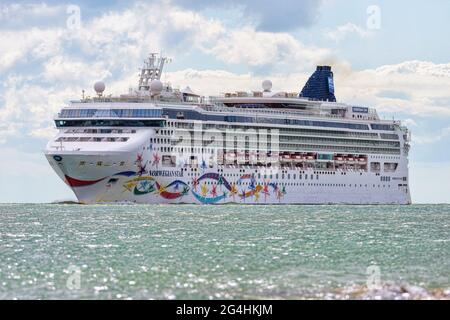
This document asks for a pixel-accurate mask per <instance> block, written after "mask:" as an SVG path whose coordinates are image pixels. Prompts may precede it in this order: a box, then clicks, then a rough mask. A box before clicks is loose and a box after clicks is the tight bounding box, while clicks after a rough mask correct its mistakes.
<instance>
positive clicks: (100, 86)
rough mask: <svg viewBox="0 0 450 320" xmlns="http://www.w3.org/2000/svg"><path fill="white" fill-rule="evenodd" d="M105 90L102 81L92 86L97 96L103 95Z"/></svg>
mask: <svg viewBox="0 0 450 320" xmlns="http://www.w3.org/2000/svg"><path fill="white" fill-rule="evenodd" d="M105 88H106V86H105V83H104V82H102V81H97V82H96V83H95V84H94V90H95V92H97V94H99V95H101V94H103V91H105Z"/></svg>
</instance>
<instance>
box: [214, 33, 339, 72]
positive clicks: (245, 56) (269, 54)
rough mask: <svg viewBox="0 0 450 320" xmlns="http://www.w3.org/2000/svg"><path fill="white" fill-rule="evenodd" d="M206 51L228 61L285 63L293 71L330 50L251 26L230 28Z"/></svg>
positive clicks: (317, 60) (307, 65)
mask: <svg viewBox="0 0 450 320" xmlns="http://www.w3.org/2000/svg"><path fill="white" fill-rule="evenodd" d="M206 51H207V52H209V53H212V54H213V55H214V56H215V57H217V58H218V59H220V60H222V61H225V62H227V63H244V64H248V65H250V66H264V65H274V64H279V63H286V64H290V65H291V68H292V69H294V70H302V69H303V70H304V69H305V68H309V67H310V66H311V65H314V64H316V63H317V62H319V61H321V60H323V59H326V58H327V57H328V56H330V52H329V50H327V49H323V48H316V47H313V46H305V45H303V44H302V43H301V42H300V41H298V40H297V39H295V38H294V37H293V36H292V35H290V34H287V33H269V32H260V31H256V30H254V29H253V28H252V27H244V28H242V29H238V30H231V31H230V32H229V33H228V34H226V35H225V36H224V37H222V38H220V39H219V40H217V41H216V42H215V43H214V45H212V46H211V48H210V49H209V50H206Z"/></svg>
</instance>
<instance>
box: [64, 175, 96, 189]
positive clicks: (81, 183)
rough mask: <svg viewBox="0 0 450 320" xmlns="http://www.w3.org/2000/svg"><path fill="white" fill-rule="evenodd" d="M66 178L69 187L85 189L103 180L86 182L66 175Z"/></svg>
mask: <svg viewBox="0 0 450 320" xmlns="http://www.w3.org/2000/svg"><path fill="white" fill-rule="evenodd" d="M64 177H65V178H66V182H67V184H68V185H69V186H71V187H85V186H90V185H93V184H95V183H97V182H100V181H102V180H103V179H105V178H101V179H99V180H95V181H88V180H78V179H75V178H72V177H69V176H68V175H65V176H64Z"/></svg>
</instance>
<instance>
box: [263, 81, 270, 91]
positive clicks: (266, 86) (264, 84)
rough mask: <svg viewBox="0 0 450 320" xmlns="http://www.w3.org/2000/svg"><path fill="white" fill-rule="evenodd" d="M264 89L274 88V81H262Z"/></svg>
mask: <svg viewBox="0 0 450 320" xmlns="http://www.w3.org/2000/svg"><path fill="white" fill-rule="evenodd" d="M262 87H263V90H264V91H266V92H269V91H270V90H271V89H272V81H270V80H264V81H263V83H262Z"/></svg>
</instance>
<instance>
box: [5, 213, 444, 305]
mask: <svg viewBox="0 0 450 320" xmlns="http://www.w3.org/2000/svg"><path fill="white" fill-rule="evenodd" d="M371 265H376V266H378V267H379V268H380V281H381V284H382V285H383V286H387V285H388V284H389V285H388V286H390V287H395V286H400V285H407V286H419V287H421V288H423V289H420V288H416V287H412V288H413V290H412V291H414V290H416V291H417V290H425V291H426V292H427V293H426V294H428V293H430V294H432V295H434V296H435V295H436V294H437V295H438V296H444V297H447V298H448V297H450V293H449V292H450V291H449V289H450V280H449V277H450V205H413V206H238V205H229V206H214V207H211V206H193V205H169V206H163V205H160V206H158V205H148V206H145V205H97V206H82V205H56V204H52V205H6V204H2V205H0V298H1V299H11V298H19V299H35V298H42V299H56V298H69V299H72V298H75V299H91V298H98V299H104V298H114V299H115V298H119V299H124V298H133V299H182V298H183V299H211V298H243V299H246V298H276V299H278V298H286V299H297V298H361V297H363V298H364V297H369V298H372V297H375V296H373V295H371V294H372V293H371V292H372V291H370V292H369V293H368V294H369V295H368V296H367V292H368V291H367V289H366V281H367V277H368V276H367V274H366V272H367V267H369V266H371ZM78 276H79V278H78ZM78 279H79V280H80V281H79V289H78V282H77V280H78ZM68 280H69V281H68ZM375 281H376V280H375ZM372 283H375V284H376V282H372ZM389 290H390V289H388V291H389ZM391 291H392V290H391ZM393 291H396V290H395V289H394V290H393ZM374 294H375V293H374ZM383 294H384V295H386V293H382V294H381V295H382V297H383ZM447 294H448V296H447ZM389 295H391V296H389ZM397 295H400V297H401V293H398V292H388V293H387V296H385V297H390V298H392V297H394V298H397ZM406 297H408V296H406ZM410 298H411V296H410Z"/></svg>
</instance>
